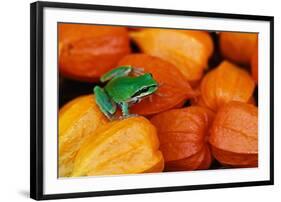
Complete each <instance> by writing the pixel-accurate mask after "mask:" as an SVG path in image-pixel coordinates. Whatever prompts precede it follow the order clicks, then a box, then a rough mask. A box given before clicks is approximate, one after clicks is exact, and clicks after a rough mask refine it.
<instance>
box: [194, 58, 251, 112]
mask: <svg viewBox="0 0 281 202" xmlns="http://www.w3.org/2000/svg"><path fill="white" fill-rule="evenodd" d="M254 88H255V82H254V81H253V79H252V77H251V76H250V75H249V74H248V73H247V72H246V71H245V70H243V69H241V68H239V67H238V66H236V65H234V64H232V63H230V62H228V61H223V62H222V63H221V64H220V65H219V66H218V67H217V68H215V69H213V70H212V71H210V72H208V73H207V74H206V75H205V76H204V78H203V80H202V82H201V85H200V92H201V95H200V96H199V98H197V101H196V102H197V104H198V105H200V106H206V107H208V108H210V109H212V110H213V111H216V110H218V109H219V108H220V107H221V106H222V105H224V104H225V103H227V102H229V101H232V100H234V101H241V102H245V103H247V102H250V101H251V99H252V95H253V92H254Z"/></svg>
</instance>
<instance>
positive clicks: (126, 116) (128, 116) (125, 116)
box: [119, 114, 139, 120]
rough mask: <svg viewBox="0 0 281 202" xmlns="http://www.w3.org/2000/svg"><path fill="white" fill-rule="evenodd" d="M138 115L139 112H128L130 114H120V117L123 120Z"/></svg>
mask: <svg viewBox="0 0 281 202" xmlns="http://www.w3.org/2000/svg"><path fill="white" fill-rule="evenodd" d="M137 116H139V115H138V114H128V115H123V116H120V117H119V119H120V120H123V119H128V118H132V117H137Z"/></svg>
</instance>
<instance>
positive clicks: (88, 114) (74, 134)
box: [59, 95, 108, 177]
mask: <svg viewBox="0 0 281 202" xmlns="http://www.w3.org/2000/svg"><path fill="white" fill-rule="evenodd" d="M107 122H108V121H107V118H106V117H105V116H104V115H103V113H102V112H101V111H100V110H99V107H98V106H97V104H96V102H95V98H94V96H93V95H87V96H81V97H78V98H75V99H74V100H72V101H70V102H68V103H67V104H66V105H64V106H63V107H62V108H61V109H60V111H59V176H60V177H68V176H70V174H71V172H72V169H73V164H74V159H75V156H76V154H77V152H78V150H79V149H80V145H81V144H82V142H83V141H84V139H85V138H86V137H88V136H89V135H91V134H92V133H93V132H94V131H95V130H96V129H97V128H98V127H100V126H102V125H104V124H105V123H107Z"/></svg>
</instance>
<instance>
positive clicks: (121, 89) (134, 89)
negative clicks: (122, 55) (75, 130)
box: [93, 66, 158, 120]
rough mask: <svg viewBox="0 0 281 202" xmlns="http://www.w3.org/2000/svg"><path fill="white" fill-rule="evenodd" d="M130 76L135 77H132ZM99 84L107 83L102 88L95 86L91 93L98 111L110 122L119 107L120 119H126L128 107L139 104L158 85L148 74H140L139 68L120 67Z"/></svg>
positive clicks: (155, 89) (154, 90)
mask: <svg viewBox="0 0 281 202" xmlns="http://www.w3.org/2000/svg"><path fill="white" fill-rule="evenodd" d="M130 74H135V75H137V76H135V77H133V76H130ZM100 81H101V82H103V83H104V82H107V83H106V85H105V86H104V88H101V87H99V86H95V87H94V89H93V91H94V94H95V99H96V103H97V105H98V106H99V108H100V110H101V111H102V112H103V113H104V114H105V115H106V116H107V117H108V118H109V119H110V120H112V119H113V117H114V114H115V112H116V110H117V106H119V107H120V108H121V110H122V117H128V116H129V115H130V114H129V106H131V105H132V104H134V103H138V102H140V101H141V100H142V99H143V98H145V97H147V96H149V95H151V94H153V93H154V92H156V91H157V89H158V83H157V82H156V81H155V80H154V79H153V77H152V75H151V74H149V73H142V71H141V70H140V69H139V68H133V67H132V66H121V67H118V68H116V69H113V70H111V71H109V72H107V73H105V74H104V75H103V76H102V77H101V78H100Z"/></svg>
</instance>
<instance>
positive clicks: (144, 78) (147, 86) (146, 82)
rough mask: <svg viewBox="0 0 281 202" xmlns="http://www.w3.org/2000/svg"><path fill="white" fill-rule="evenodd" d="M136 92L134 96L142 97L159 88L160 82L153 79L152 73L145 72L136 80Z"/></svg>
mask: <svg viewBox="0 0 281 202" xmlns="http://www.w3.org/2000/svg"><path fill="white" fill-rule="evenodd" d="M135 86H136V88H135V92H134V95H133V96H132V97H137V98H142V97H145V96H147V95H150V94H152V93H154V92H155V91H156V90H157V89H158V83H157V82H156V80H154V79H153V77H152V74H150V73H145V74H143V75H141V76H138V77H137V78H136V81H135Z"/></svg>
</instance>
